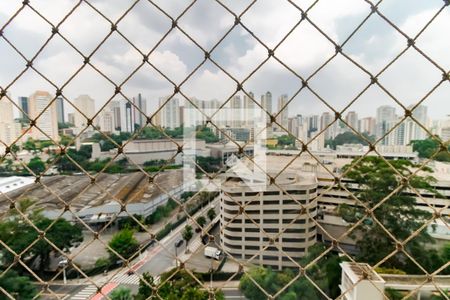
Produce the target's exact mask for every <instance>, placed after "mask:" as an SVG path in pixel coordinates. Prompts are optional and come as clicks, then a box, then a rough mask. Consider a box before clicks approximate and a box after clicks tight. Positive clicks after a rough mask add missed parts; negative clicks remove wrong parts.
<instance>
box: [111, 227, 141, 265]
mask: <svg viewBox="0 0 450 300" xmlns="http://www.w3.org/2000/svg"><path fill="white" fill-rule="evenodd" d="M108 245H109V247H111V248H112V249H113V250H114V251H116V252H117V253H118V254H120V255H121V256H122V257H123V258H125V259H128V258H130V257H131V256H132V255H133V254H135V253H136V250H137V249H138V246H139V242H138V241H137V240H136V238H135V237H134V232H133V230H131V229H128V228H124V229H122V230H120V231H119V232H117V233H116V234H114V236H113V237H112V239H111V241H109V243H108ZM108 252H109V254H110V256H111V260H117V259H120V258H119V257H117V255H116V254H115V253H114V252H113V251H111V250H110V249H109V248H108Z"/></svg>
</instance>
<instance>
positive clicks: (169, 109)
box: [159, 97, 194, 129]
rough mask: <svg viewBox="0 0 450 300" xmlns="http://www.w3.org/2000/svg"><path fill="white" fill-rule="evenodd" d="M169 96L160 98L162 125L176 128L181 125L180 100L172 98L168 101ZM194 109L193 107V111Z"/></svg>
mask: <svg viewBox="0 0 450 300" xmlns="http://www.w3.org/2000/svg"><path fill="white" fill-rule="evenodd" d="M168 98H169V97H163V98H159V105H160V106H162V109H161V110H160V112H159V113H160V119H161V127H163V128H172V129H173V128H176V127H180V126H181V122H180V120H181V119H180V101H179V100H178V99H177V98H172V99H170V100H169V101H168V102H166V101H167V99H168ZM193 110H194V109H192V111H193Z"/></svg>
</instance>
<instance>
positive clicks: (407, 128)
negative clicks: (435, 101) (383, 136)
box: [387, 105, 429, 146]
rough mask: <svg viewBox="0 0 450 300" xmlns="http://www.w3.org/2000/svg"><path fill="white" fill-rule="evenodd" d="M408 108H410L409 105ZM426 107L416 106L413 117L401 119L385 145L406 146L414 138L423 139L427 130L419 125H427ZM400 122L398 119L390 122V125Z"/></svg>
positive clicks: (426, 126)
mask: <svg viewBox="0 0 450 300" xmlns="http://www.w3.org/2000/svg"><path fill="white" fill-rule="evenodd" d="M408 109H412V106H409V107H408ZM427 111H428V109H427V107H426V106H424V105H419V106H417V107H416V108H415V109H414V110H413V111H412V115H413V118H414V120H413V119H412V118H407V119H405V120H403V121H402V122H401V123H400V124H399V125H398V126H397V127H396V128H395V129H394V130H393V132H391V133H390V134H389V136H388V143H387V145H398V146H407V145H409V144H410V143H411V142H412V141H414V140H424V139H426V138H427V132H426V131H425V130H424V129H423V128H422V127H421V125H422V126H424V127H425V128H428V127H429V124H428V123H429V120H428V114H427ZM397 122H400V119H398V120H396V121H395V122H392V126H395V123H397ZM419 124H420V125H419Z"/></svg>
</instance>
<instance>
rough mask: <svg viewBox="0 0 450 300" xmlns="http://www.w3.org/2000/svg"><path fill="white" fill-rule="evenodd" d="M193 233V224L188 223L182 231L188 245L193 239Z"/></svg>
mask: <svg viewBox="0 0 450 300" xmlns="http://www.w3.org/2000/svg"><path fill="white" fill-rule="evenodd" d="M193 235H194V233H193V232H192V226H191V225H186V227H184V230H183V232H182V233H181V236H182V237H183V240H185V241H186V246H187V244H188V243H189V241H190V240H191V239H192V236H193Z"/></svg>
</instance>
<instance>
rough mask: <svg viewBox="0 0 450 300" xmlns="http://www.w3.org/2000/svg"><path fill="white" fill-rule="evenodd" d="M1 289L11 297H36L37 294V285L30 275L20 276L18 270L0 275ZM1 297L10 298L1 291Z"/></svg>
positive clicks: (21, 298)
mask: <svg viewBox="0 0 450 300" xmlns="http://www.w3.org/2000/svg"><path fill="white" fill-rule="evenodd" d="M2 272H3V271H2ZM0 289H3V290H5V291H6V292H7V293H8V294H9V296H10V297H13V298H14V299H20V300H28V299H30V300H31V299H34V297H35V296H36V294H37V289H36V286H35V285H34V284H33V283H32V282H31V280H30V278H29V277H27V276H20V275H19V274H17V272H16V271H12V270H10V271H7V272H6V273H5V274H3V275H1V276H0ZM2 295H3V296H2ZM0 298H1V299H7V298H8V299H9V297H5V295H4V294H3V293H2V292H1V291H0Z"/></svg>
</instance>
